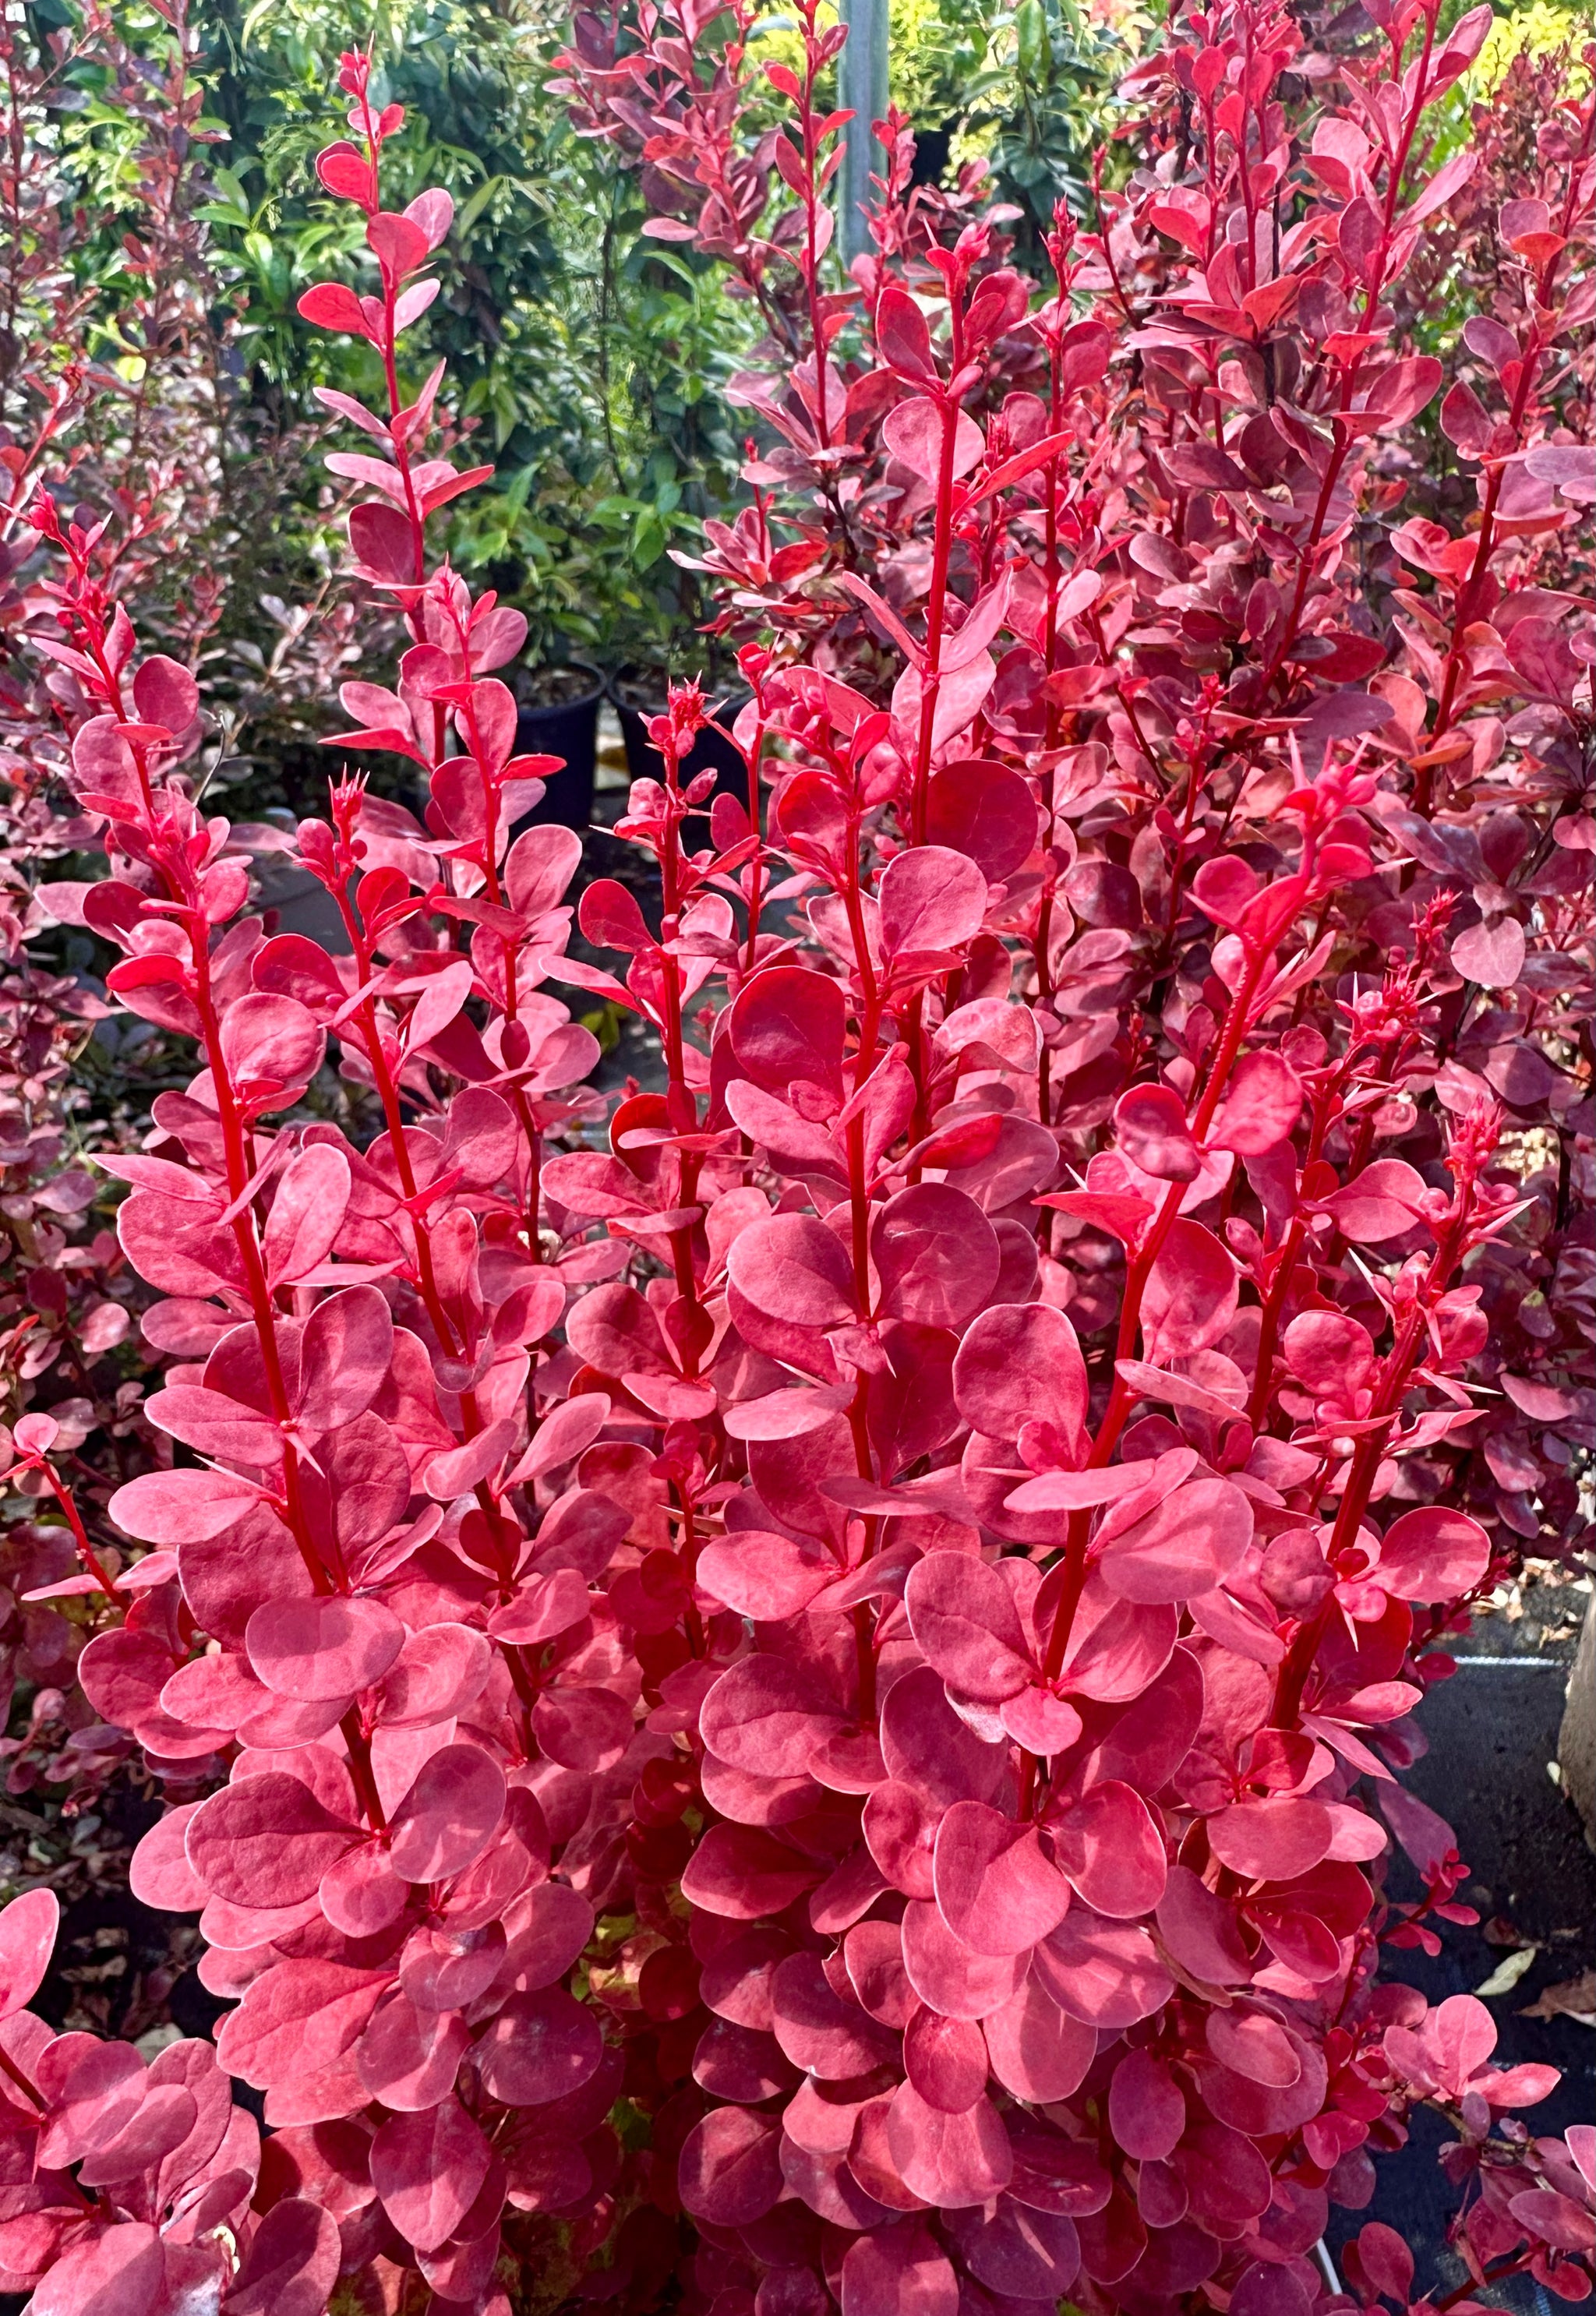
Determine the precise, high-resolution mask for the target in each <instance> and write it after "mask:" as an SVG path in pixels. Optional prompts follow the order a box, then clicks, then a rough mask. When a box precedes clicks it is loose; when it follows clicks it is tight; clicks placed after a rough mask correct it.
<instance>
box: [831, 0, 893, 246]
mask: <svg viewBox="0 0 1596 2316" xmlns="http://www.w3.org/2000/svg"><path fill="white" fill-rule="evenodd" d="M842 14H843V22H844V23H845V24H846V25H847V27H848V45H847V47H846V48H845V49H843V53H842V56H841V58H840V59H839V60H838V67H837V75H838V84H839V85H838V94H839V98H840V101H841V102H842V104H843V109H844V110H845V111H851V113H852V115H853V118H852V120H851V121H850V122H849V123H848V126H847V128H846V129H844V130H843V140H844V142H843V165H842V168H841V169H840V170H839V171H838V173H837V182H838V184H839V186H840V188H841V192H840V204H839V205H840V212H841V213H840V217H839V220H838V222H839V225H840V227H841V239H842V244H843V264H844V265H851V263H852V262H853V260H854V259H855V258H856V257H857V256H858V255H859V254H860V252H861V251H862V250H867V249H869V246H870V237H869V232H868V230H867V228H866V226H865V211H866V209H868V208H869V200H870V174H871V172H872V171H875V172H877V173H879V172H880V170H881V169H882V168H883V167H884V165H885V163H886V156H885V154H884V153H883V152H882V149H881V147H880V146H879V145H878V143H877V142H876V139H875V138H874V137H873V136H872V135H871V134H870V123H871V122H872V121H873V120H881V119H883V118H884V116H885V114H886V111H887V0H842Z"/></svg>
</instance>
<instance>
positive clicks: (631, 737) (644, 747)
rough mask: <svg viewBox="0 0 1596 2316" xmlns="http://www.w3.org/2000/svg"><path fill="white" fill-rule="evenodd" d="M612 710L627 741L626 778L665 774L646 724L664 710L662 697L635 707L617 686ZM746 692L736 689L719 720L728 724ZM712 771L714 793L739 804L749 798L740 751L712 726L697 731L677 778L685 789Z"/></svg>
mask: <svg viewBox="0 0 1596 2316" xmlns="http://www.w3.org/2000/svg"><path fill="white" fill-rule="evenodd" d="M612 696H613V698H614V701H615V713H616V714H617V716H618V717H620V736H621V738H622V740H624V741H625V743H626V769H627V775H628V778H629V779H634V780H657V779H664V759H663V758H662V757H661V755H660V753H659V750H658V749H657V748H655V747H654V746H653V745H652V744H651V743H650V741H649V738H648V734H647V731H646V725H647V723H648V720H649V718H650V717H654V716H663V715H664V712H665V705H664V700H663V699H662V700H661V701H660V703H659V705H658V706H657V707H656V708H638V707H636V706H634V705H633V704H632V701H631V700H630V699H629V698H628V696H627V692H626V690H623V689H622V688H621V687H620V686H619V685H618V686H617V687H616V689H615V691H614V693H613V695H612ZM747 697H748V694H747V693H746V692H745V691H744V692H738V693H736V694H734V696H733V697H732V698H731V699H728V700H727V703H726V705H725V707H724V708H722V709H721V711H720V721H721V722H722V723H723V724H730V723H731V722H732V721H733V720H734V718H735V717H736V714H737V711H738V710H739V708H741V707H742V705H743V702H744V701H745V699H747ZM707 771H713V772H714V774H715V791H714V792H715V794H716V795H717V796H733V797H736V799H737V802H738V803H739V804H744V805H745V804H746V803H747V801H748V768H747V766H746V765H745V763H744V762H743V758H742V755H741V753H739V751H738V750H737V749H736V747H734V746H733V744H732V743H731V742H730V741H729V740H727V739H723V738H722V736H721V735H720V734H719V733H718V732H717V731H716V730H715V729H714V728H713V726H706V728H705V729H704V730H703V731H702V732H700V734H699V735H698V738H697V739H696V740H695V741H694V742H693V744H692V746H691V748H690V749H689V750H688V752H687V754H686V755H685V756H684V757H683V758H682V765H681V770H680V771H679V774H678V778H679V779H680V780H681V783H682V787H683V788H686V786H687V785H688V783H689V781H690V780H694V779H697V778H698V776H699V774H700V772H707Z"/></svg>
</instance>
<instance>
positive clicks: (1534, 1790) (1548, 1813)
mask: <svg viewBox="0 0 1596 2316" xmlns="http://www.w3.org/2000/svg"><path fill="white" fill-rule="evenodd" d="M1590 1592H1591V1579H1590V1578H1589V1577H1588V1576H1581V1575H1577V1574H1574V1573H1572V1572H1569V1571H1568V1570H1567V1569H1565V1568H1563V1567H1560V1566H1558V1565H1557V1564H1556V1563H1551V1562H1546V1561H1534V1560H1532V1561H1529V1562H1528V1563H1526V1567H1525V1572H1524V1575H1523V1578H1522V1580H1521V1581H1520V1582H1519V1583H1516V1584H1514V1585H1513V1586H1511V1588H1505V1589H1504V1590H1502V1592H1500V1593H1498V1594H1497V1596H1496V1597H1495V1599H1493V1601H1492V1602H1491V1603H1490V1604H1489V1606H1488V1607H1487V1608H1486V1610H1485V1613H1483V1614H1482V1615H1481V1616H1480V1617H1477V1618H1476V1622H1475V1624H1474V1626H1473V1627H1472V1629H1471V1630H1470V1631H1469V1632H1468V1633H1467V1635H1462V1636H1460V1637H1459V1638H1458V1640H1457V1642H1456V1643H1454V1649H1455V1653H1456V1655H1457V1657H1458V1671H1457V1673H1456V1675H1455V1676H1454V1678H1453V1679H1450V1680H1449V1681H1446V1682H1443V1683H1442V1684H1441V1685H1440V1687H1439V1688H1435V1689H1432V1690H1431V1694H1430V1696H1429V1697H1427V1698H1426V1700H1425V1703H1424V1706H1423V1709H1422V1714H1421V1716H1420V1718H1421V1722H1422V1726H1423V1728H1424V1731H1425V1733H1426V1734H1427V1736H1428V1737H1429V1740H1430V1751H1429V1753H1428V1754H1427V1755H1426V1756H1425V1758H1424V1759H1423V1760H1422V1761H1420V1762H1419V1763H1418V1764H1417V1766H1416V1767H1415V1768H1413V1770H1412V1771H1410V1772H1409V1775H1408V1777H1407V1780H1406V1782H1407V1783H1408V1784H1409V1785H1410V1786H1412V1787H1413V1791H1414V1792H1415V1793H1416V1794H1417V1795H1419V1796H1420V1798H1421V1799H1422V1800H1423V1801H1426V1802H1428V1803H1429V1804H1430V1805H1431V1808H1432V1809H1434V1810H1437V1811H1439V1812H1440V1814H1441V1815H1442V1816H1443V1817H1445V1818H1446V1819H1447V1820H1448V1822H1449V1823H1450V1824H1451V1825H1452V1826H1453V1827H1455V1828H1456V1830H1457V1833H1458V1848H1459V1849H1460V1850H1461V1852H1462V1854H1463V1856H1464V1857H1466V1858H1467V1860H1468V1862H1469V1865H1470V1866H1472V1867H1473V1869H1474V1870H1473V1874H1472V1876H1471V1878H1470V1880H1469V1882H1468V1884H1467V1885H1466V1886H1465V1888H1464V1889H1463V1890H1462V1891H1461V1892H1460V1893H1458V1894H1459V1896H1461V1897H1463V1898H1466V1899H1467V1902H1469V1903H1470V1904H1471V1905H1473V1906H1476V1907H1477V1908H1478V1910H1479V1914H1480V1922H1479V1926H1478V1928H1477V1929H1448V1931H1447V1933H1446V1941H1445V1945H1444V1946H1443V1948H1442V1951H1441V1952H1440V1955H1437V1956H1436V1957H1435V1958H1434V1959H1433V1960H1431V1959H1430V1958H1429V1957H1427V1956H1425V1955H1422V1954H1417V1953H1409V1954H1401V1955H1395V1956H1394V1957H1393V1959H1392V1962H1391V1964H1390V1965H1389V1967H1388V1974H1389V1975H1390V1976H1392V1977H1394V1978H1399V1979H1402V1980H1404V1981H1405V1982H1407V1983H1408V1984H1410V1985H1413V1986H1417V1987H1420V1988H1422V1991H1423V1992H1424V1994H1425V1995H1426V1996H1427V1998H1428V1999H1429V2000H1431V2002H1440V2001H1441V2000H1444V1999H1445V1997H1446V1996H1448V1995H1449V1994H1477V1995H1479V1996H1480V1997H1481V1998H1482V1999H1483V2000H1484V2001H1485V2003H1486V2004H1487V2006H1488V2008H1489V2009H1490V2011H1491V2014H1492V2016H1493V2018H1494V2019H1495V2020H1496V2025H1497V2033H1498V2042H1497V2048H1496V2055H1497V2057H1498V2058H1499V2059H1501V2060H1502V2061H1503V2062H1505V2063H1507V2064H1509V2065H1515V2066H1516V2065H1520V2064H1523V2063H1526V2062H1530V2061H1536V2062H1540V2063H1543V2064H1547V2065H1551V2066H1555V2067H1559V2068H1561V2069H1562V2071H1563V2080H1562V2081H1561V2083H1560V2084H1559V2085H1558V2088H1557V2089H1556V2091H1555V2092H1554V2093H1553V2094H1552V2096H1551V2098H1548V2099H1547V2100H1546V2101H1545V2102H1544V2103H1543V2104H1542V2105H1541V2106H1539V2107H1535V2108H1533V2109H1531V2110H1529V2112H1528V2114H1527V2115H1526V2117H1525V2120H1526V2121H1527V2122H1528V2123H1529V2126H1530V2128H1531V2130H1532V2131H1534V2132H1536V2133H1538V2134H1540V2133H1558V2132H1563V2131H1566V2130H1567V2128H1568V2127H1569V2125H1570V2124H1575V2123H1589V2122H1590V2120H1591V2119H1592V2116H1596V1853H1593V1852H1592V1849H1591V1848H1589V1847H1588V1845H1587V1843H1586V1841H1585V1839H1584V1834H1583V1828H1582V1826H1581V1824H1580V1821H1579V1819H1578V1818H1577V1816H1576V1815H1575V1813H1574V1810H1573V1808H1572V1807H1571V1806H1570V1804H1568V1803H1567V1802H1566V1801H1565V1798H1564V1796H1563V1795H1562V1793H1561V1792H1560V1790H1559V1788H1558V1786H1557V1783H1556V1777H1555V1775H1554V1774H1553V1772H1554V1771H1555V1769H1556V1758H1557V1732H1558V1728H1559V1725H1560V1724H1561V1722H1562V1717H1563V1704H1564V1692H1565V1688H1566V1685H1567V1679H1568V1669H1569V1666H1570V1665H1571V1664H1572V1662H1573V1661H1574V1650H1575V1647H1576V1645H1577V1643H1578V1639H1579V1630H1580V1625H1581V1622H1582V1620H1583V1616H1584V1612H1585V1606H1586V1602H1587V1601H1588V1599H1589V1598H1590ZM1446 2136H1447V2133H1446V2131H1445V2128H1444V2126H1443V2125H1442V2124H1440V2122H1439V2121H1438V2120H1436V2119H1435V2118H1433V2117H1431V2116H1429V2115H1421V2116H1419V2117H1418V2119H1417V2121H1416V2123H1415V2125H1414V2129H1413V2138H1412V2140H1411V2142H1410V2143H1409V2145H1408V2146H1407V2147H1406V2148H1404V2150H1403V2151H1401V2152H1400V2153H1399V2154H1395V2155H1387V2156H1383V2157H1381V2159H1380V2160H1379V2162H1378V2167H1377V2168H1378V2178H1377V2185H1376V2188H1375V2196H1374V2201H1373V2203H1372V2204H1371V2205H1370V2206H1369V2210H1368V2211H1367V2212H1362V2213H1337V2214H1335V2215H1334V2222H1333V2226H1332V2230H1331V2238H1330V2240H1331V2247H1332V2249H1333V2251H1334V2250H1336V2249H1339V2247H1340V2245H1341V2244H1342V2242H1343V2241H1344V2240H1346V2238H1347V2237H1348V2236H1350V2235H1352V2234H1355V2233H1356V2231H1357V2230H1358V2229H1359V2228H1360V2226H1361V2225H1362V2224H1363V2222H1364V2221H1365V2220H1369V2219H1379V2220H1384V2221H1385V2222H1386V2223H1387V2225H1389V2226H1391V2227H1394V2228H1395V2230H1396V2231H1397V2232H1398V2233H1399V2234H1400V2235H1401V2236H1403V2237H1404V2239H1405V2240H1406V2241H1407V2242H1408V2243H1409V2244H1410V2245H1411V2246H1412V2248H1413V2255H1414V2258H1415V2260H1416V2262H1417V2267H1418V2279H1417V2282H1418V2288H1419V2289H1420V2290H1421V2291H1422V2290H1425V2289H1427V2288H1428V2289H1433V2288H1434V2287H1435V2286H1436V2284H1437V2281H1438V2279H1439V2280H1440V2283H1441V2284H1442V2285H1447V2286H1449V2285H1454V2284H1457V2283H1460V2282H1461V2281H1462V2280H1463V2276H1464V2273H1465V2271H1464V2267H1463V2264H1462V2262H1461V2261H1460V2260H1458V2258H1456V2257H1455V2256H1454V2255H1453V2254H1452V2253H1451V2252H1449V2250H1448V2249H1446V2241H1445V2238H1446V2227H1447V2222H1448V2221H1449V2218H1450V2216H1451V2214H1452V2212H1453V2209H1454V2208H1455V2198H1454V2196H1453V2192H1452V2190H1451V2189H1450V2188H1449V2187H1448V2185H1447V2182H1446V2180H1445V2178H1444V2177H1443V2176H1442V2173H1441V2170H1440V2165H1439V2164H1438V2162H1437V2161H1436V2151H1437V2150H1438V2148H1439V2147H1440V2145H1441V2143H1442V2142H1443V2141H1444V2139H1445V2138H1446ZM1480 2296H1481V2297H1482V2298H1484V2299H1485V2301H1486V2302H1487V2303H1490V2304H1492V2305H1494V2306H1500V2307H1502V2308H1511V2309H1512V2310H1515V2311H1517V2312H1520V2316H1554V2312H1556V2311H1557V2310H1559V2309H1561V2307H1562V2305H1563V2303H1561V2302H1557V2301H1554V2300H1553V2299H1552V2298H1551V2296H1550V2294H1547V2292H1546V2290H1545V2289H1544V2287H1542V2286H1539V2285H1535V2284H1533V2283H1532V2282H1530V2281H1529V2279H1528V2278H1525V2277H1515V2278H1514V2279H1512V2280H1511V2282H1509V2283H1507V2284H1504V2285H1501V2286H1499V2287H1497V2288H1496V2289H1494V2290H1492V2291H1487V2292H1485V2294H1482V2295H1480Z"/></svg>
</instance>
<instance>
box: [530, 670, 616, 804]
mask: <svg viewBox="0 0 1596 2316" xmlns="http://www.w3.org/2000/svg"><path fill="white" fill-rule="evenodd" d="M583 673H584V675H585V674H587V673H588V672H587V670H585V669H584V670H583ZM590 680H591V681H592V683H593V689H592V690H591V691H584V692H583V693H582V694H581V695H580V697H579V698H577V699H559V700H554V701H551V702H550V703H549V705H548V707H546V708H521V709H520V710H519V711H518V712H517V715H516V718H515V753H516V754H517V755H518V756H563V757H564V758H565V760H566V762H565V769H564V771H558V772H551V773H550V774H549V775H548V778H547V779H546V781H545V783H544V790H543V797H542V800H541V801H540V802H539V803H538V804H536V805H534V806H533V807H532V809H531V812H529V813H525V814H523V815H522V817H521V819H520V820H519V821H518V822H517V823H516V826H517V827H518V828H534V827H537V826H538V825H539V824H553V825H554V826H556V827H558V828H575V829H578V830H580V829H585V828H586V827H588V826H589V824H591V822H592V820H593V773H594V767H595V764H596V762H597V758H598V744H599V707H600V703H601V702H602V699H603V697H604V694H603V689H602V685H601V684H600V683H599V681H598V679H597V677H596V676H594V677H592V678H591V679H590Z"/></svg>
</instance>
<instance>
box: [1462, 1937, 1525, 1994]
mask: <svg viewBox="0 0 1596 2316" xmlns="http://www.w3.org/2000/svg"><path fill="white" fill-rule="evenodd" d="M1539 1952H1540V1948H1539V1947H1538V1946H1520V1948H1519V1950H1518V1952H1517V1953H1516V1954H1510V1955H1503V1956H1502V1960H1501V1961H1500V1962H1499V1963H1498V1964H1497V1965H1496V1967H1495V1969H1494V1970H1493V1972H1492V1973H1491V1975H1490V1977H1489V1978H1487V1979H1483V1980H1482V1981H1481V1982H1480V1983H1479V1985H1478V1986H1476V1988H1475V1990H1474V1991H1475V1992H1476V1994H1485V1995H1491V1994H1511V1992H1512V1991H1513V1989H1514V1987H1515V1986H1517V1984H1518V1982H1519V1981H1520V1979H1521V1978H1522V1977H1523V1975H1524V1973H1525V1972H1526V1971H1527V1970H1528V1969H1529V1965H1530V1964H1531V1963H1532V1962H1533V1961H1534V1960H1535V1957H1536V1955H1538V1953H1539Z"/></svg>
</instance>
